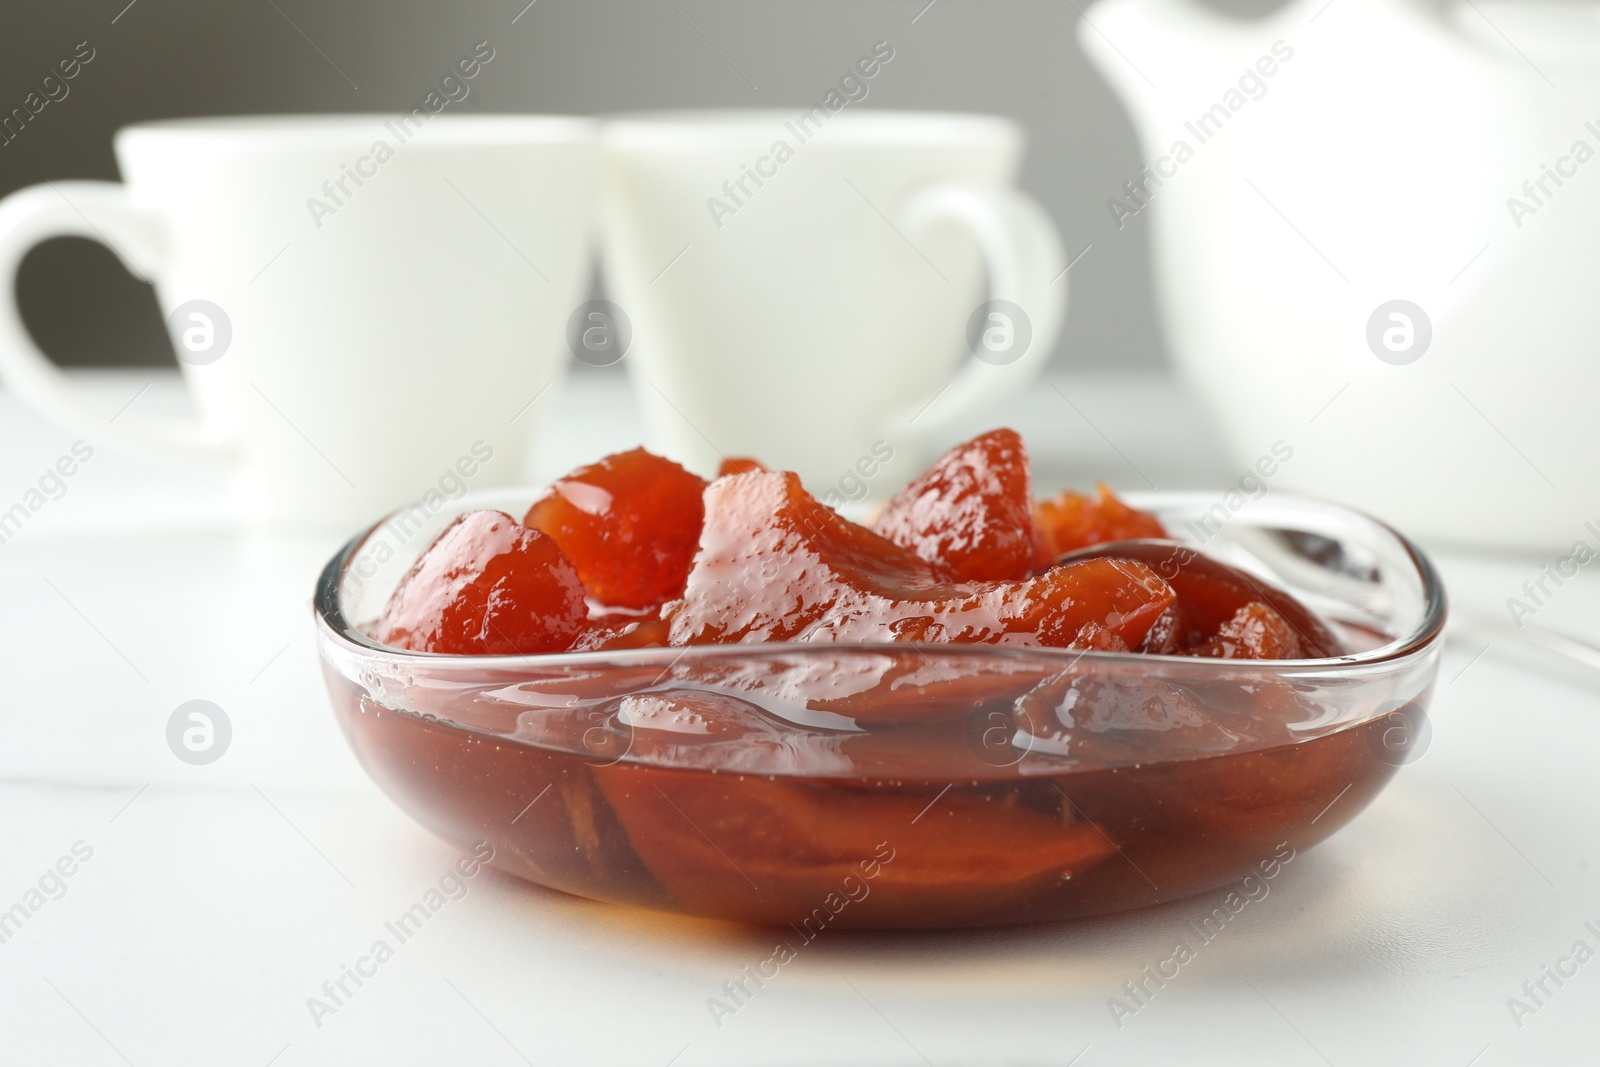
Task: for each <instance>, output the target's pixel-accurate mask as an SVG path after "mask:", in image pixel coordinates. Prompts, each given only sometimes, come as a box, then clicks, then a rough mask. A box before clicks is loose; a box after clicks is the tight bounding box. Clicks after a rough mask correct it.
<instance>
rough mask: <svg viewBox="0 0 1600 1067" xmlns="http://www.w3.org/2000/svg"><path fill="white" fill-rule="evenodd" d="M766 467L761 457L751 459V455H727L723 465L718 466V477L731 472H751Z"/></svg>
mask: <svg viewBox="0 0 1600 1067" xmlns="http://www.w3.org/2000/svg"><path fill="white" fill-rule="evenodd" d="M766 469H767V468H766V465H765V464H764V463H762V462H761V461H760V460H759V459H751V458H750V457H749V456H725V457H723V460H722V463H721V465H720V466H718V467H717V477H718V478H725V477H727V476H728V475H730V474H750V473H752V472H753V471H764V470H766Z"/></svg>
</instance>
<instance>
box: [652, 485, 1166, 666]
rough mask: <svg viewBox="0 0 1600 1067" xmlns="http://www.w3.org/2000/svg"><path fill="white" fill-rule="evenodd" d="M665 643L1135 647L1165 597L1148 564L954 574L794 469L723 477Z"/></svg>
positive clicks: (1103, 562) (709, 495) (709, 494)
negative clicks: (856, 519) (885, 534)
mask: <svg viewBox="0 0 1600 1067" xmlns="http://www.w3.org/2000/svg"><path fill="white" fill-rule="evenodd" d="M705 500H706V523H705V529H704V532H703V533H702V535H701V541H700V551H699V553H698V554H697V555H696V557H695V562H694V568H693V569H692V570H691V571H690V573H689V578H688V582H687V585H686V586H685V589H684V595H683V599H682V600H680V601H677V602H675V603H673V604H670V605H668V607H667V608H666V610H665V611H664V613H663V617H664V618H665V619H666V620H667V621H668V623H669V625H670V627H671V643H672V644H674V645H683V644H713V643H734V642H747V643H748V642H760V641H859V642H872V641H879V642H882V641H941V642H942V641H950V642H972V643H988V644H1017V645H1050V646H1055V647H1059V648H1064V647H1069V646H1072V645H1073V644H1074V643H1075V642H1077V641H1078V640H1079V635H1080V633H1081V632H1083V631H1084V628H1085V627H1086V626H1089V625H1090V624H1097V625H1099V626H1103V627H1106V628H1107V629H1109V630H1110V631H1111V632H1113V633H1114V634H1115V635H1116V636H1117V637H1118V638H1119V639H1121V640H1122V641H1123V642H1124V643H1125V644H1127V645H1129V646H1132V645H1136V644H1138V642H1139V641H1141V640H1142V639H1143V638H1144V636H1145V633H1146V632H1147V631H1148V630H1149V629H1150V626H1151V625H1152V624H1153V623H1154V622H1155V620H1156V618H1157V617H1158V616H1159V615H1160V614H1161V613H1162V612H1163V611H1165V610H1166V608H1167V606H1168V605H1169V604H1171V603H1172V602H1173V592H1172V590H1171V589H1170V588H1168V586H1167V585H1166V583H1165V582H1163V581H1162V580H1161V579H1160V578H1159V577H1157V576H1156V575H1155V573H1154V572H1152V571H1151V570H1150V569H1149V568H1148V567H1145V566H1144V565H1143V564H1140V563H1136V562H1125V561H1122V560H1109V559H1096V560H1089V561H1087V562H1085V563H1079V564H1074V565H1072V566H1065V567H1052V568H1051V569H1050V570H1049V571H1048V572H1046V573H1045V574H1042V575H1040V576H1039V577H1037V578H1030V579H1028V580H1026V581H1021V582H958V581H955V580H954V577H953V575H952V574H951V573H950V572H949V571H947V570H946V569H944V568H943V567H940V566H938V565H936V564H933V563H930V562H927V561H925V560H923V559H921V558H920V557H918V556H916V555H914V554H913V553H911V552H910V551H909V550H907V549H905V548H902V547H900V546H899V545H896V544H894V543H893V542H890V541H887V540H885V539H883V538H882V537H879V536H878V535H877V534H875V533H873V532H872V531H871V530H868V529H866V528H865V527H862V526H857V525H856V524H854V523H851V522H848V521H847V520H845V519H843V518H841V517H840V516H839V515H838V514H837V513H836V512H834V511H833V510H832V509H831V508H828V507H825V506H824V505H822V504H820V503H819V502H818V501H817V500H816V499H814V498H813V497H811V496H810V495H809V494H808V493H806V491H805V490H804V489H803V488H801V486H800V479H799V477H798V476H797V475H795V474H792V473H778V472H774V473H768V474H740V475H734V476H733V477H729V478H720V479H718V480H717V481H716V482H714V483H712V485H711V487H710V488H709V489H708V490H707V491H706V495H705Z"/></svg>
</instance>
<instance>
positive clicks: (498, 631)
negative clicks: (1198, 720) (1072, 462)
mask: <svg viewBox="0 0 1600 1067" xmlns="http://www.w3.org/2000/svg"><path fill="white" fill-rule="evenodd" d="M722 471H723V473H722V474H721V475H720V476H719V477H718V478H716V480H714V481H712V482H709V483H708V482H706V481H704V480H702V479H701V478H699V477H697V476H695V475H694V474H691V473H690V472H688V471H686V470H684V469H683V468H682V467H680V466H678V465H677V464H676V463H673V462H672V461H671V460H667V459H662V458H661V457H659V456H653V455H651V454H650V453H648V452H646V451H644V450H643V449H634V450H632V451H630V452H622V453H618V454H617V455H613V456H607V457H605V458H604V459H602V460H600V461H599V462H597V463H594V464H591V465H589V466H586V467H580V468H578V469H577V470H575V471H573V472H572V473H570V474H568V475H567V476H566V477H564V478H561V479H559V480H558V481H556V483H555V484H554V485H552V486H551V487H550V489H549V491H547V492H546V493H545V494H544V495H543V496H542V497H540V498H539V499H538V500H537V501H535V502H534V503H533V506H532V507H530V508H529V509H528V513H527V515H525V516H524V518H523V521H522V523H521V524H518V523H516V522H514V521H513V520H512V519H511V518H510V517H509V516H507V515H503V514H500V513H498V512H473V513H469V514H467V515H464V516H462V517H461V518H459V519H457V520H456V522H455V524H454V525H452V526H451V527H450V528H449V529H447V530H445V532H444V533H443V534H441V535H440V536H439V538H438V539H437V540H436V541H435V542H434V543H433V544H432V545H431V546H430V547H429V548H428V549H427V551H426V552H424V553H423V555H422V557H421V558H420V559H419V560H418V561H417V564H416V566H414V567H413V568H412V569H411V572H410V573H409V574H408V575H406V577H405V578H404V580H403V581H402V582H401V583H400V586H399V588H398V589H396V591H395V593H394V595H393V597H392V598H391V599H390V601H389V604H388V607H387V608H386V610H385V611H384V614H383V618H382V619H381V620H380V622H379V624H378V636H379V638H380V640H383V641H384V642H385V643H387V644H391V645H394V646H396V647H399V648H408V649H414V650H417V651H423V652H443V653H450V654H456V655H483V654H497V653H498V654H504V653H534V652H566V651H606V650H620V649H629V648H648V647H657V646H663V645H672V646H682V645H706V644H751V643H758V642H759V643H773V642H797V643H816V642H830V641H831V642H842V641H849V642H860V643H880V642H916V643H938V644H944V643H951V644H991V645H1016V646H1042V647H1050V648H1076V649H1094V650H1098V651H1116V652H1143V653H1158V654H1166V655H1189V656H1207V657H1217V658H1226V659H1301V658H1314V657H1320V656H1328V655H1337V654H1338V652H1339V651H1340V649H1339V647H1338V643H1337V639H1336V638H1334V637H1333V635H1332V634H1331V632H1330V631H1329V630H1328V629H1327V628H1326V627H1325V626H1323V625H1322V624H1321V623H1320V622H1319V621H1317V620H1316V619H1315V618H1314V617H1313V616H1312V615H1311V613H1310V612H1308V611H1306V610H1305V609H1304V608H1303V607H1301V606H1300V605H1299V604H1298V603H1295V602H1294V601H1293V600H1292V598H1290V597H1289V596H1288V594H1286V593H1283V592H1282V591H1280V590H1275V589H1269V588H1268V587H1266V586H1265V585H1264V584H1263V583H1262V582H1261V581H1260V580H1259V579H1256V578H1254V577H1252V576H1250V575H1248V574H1246V573H1245V572H1243V571H1239V570H1237V569H1236V568H1232V567H1228V566H1226V565H1224V564H1222V563H1219V562H1216V561H1214V560H1209V559H1206V558H1205V557H1202V556H1199V555H1198V554H1197V553H1195V552H1193V551H1192V550H1189V549H1183V548H1181V547H1179V546H1169V547H1165V548H1162V547H1158V546H1150V545H1144V546H1134V547H1127V546H1124V547H1123V548H1122V549H1120V550H1118V551H1116V552H1114V553H1108V554H1106V555H1103V556H1099V557H1093V553H1092V552H1091V553H1090V556H1091V557H1093V558H1082V557H1083V555H1084V553H1083V550H1084V549H1085V548H1091V549H1092V547H1093V546H1094V545H1096V544H1101V543H1110V542H1125V541H1128V540H1133V539H1164V538H1166V536H1167V534H1166V531H1165V530H1164V529H1163V528H1162V526H1161V523H1160V521H1159V520H1158V519H1156V517H1155V516H1153V515H1150V514H1148V513H1146V512H1142V511H1139V510H1137V509H1135V508H1131V507H1129V506H1128V505H1127V504H1125V503H1123V502H1122V501H1121V500H1120V499H1118V498H1117V497H1116V496H1115V494H1113V493H1112V492H1111V490H1110V489H1108V488H1106V487H1105V486H1103V485H1102V486H1100V487H1099V489H1098V491H1097V493H1096V494H1095V495H1094V496H1092V497H1091V496H1080V495H1077V494H1075V493H1070V492H1068V493H1062V494H1061V495H1060V496H1057V497H1055V498H1053V499H1047V500H1035V499H1034V497H1033V490H1032V484H1031V477H1030V470H1029V464H1028V453H1027V449H1026V446H1025V445H1024V444H1023V442H1022V438H1021V437H1019V436H1018V435H1017V434H1016V433H1015V432H1014V431H1012V430H1005V429H1001V430H993V431H990V432H989V433H986V434H983V435H981V436H979V437H976V438H974V439H972V440H971V441H967V442H965V443H963V444H960V445H957V446H956V447H955V448H952V449H951V450H950V451H949V452H947V453H945V454H944V455H943V456H942V457H940V458H939V460H938V461H937V462H936V463H934V465H933V466H932V467H930V468H928V470H927V471H925V472H924V473H923V474H921V475H920V476H918V477H917V478H916V479H915V480H913V481H912V482H911V483H910V484H909V485H907V486H906V487H905V488H904V489H903V490H901V491H900V492H899V493H898V494H896V496H895V497H894V498H893V499H892V500H890V501H889V503H888V504H887V506H886V507H885V508H884V509H883V511H882V513H881V514H880V515H879V516H878V518H877V521H876V522H875V523H874V524H873V525H872V526H871V527H870V528H869V527H867V526H862V525H859V524H857V523H853V522H850V521H848V520H847V519H845V518H843V517H842V516H840V515H839V514H838V513H836V512H835V511H833V509H831V508H829V507H827V506H826V505H824V504H822V503H821V502H819V501H818V500H817V499H816V498H815V497H813V496H812V495H811V494H810V493H808V492H806V490H805V489H804V488H803V487H802V486H801V484H800V479H799V477H798V476H796V475H795V474H793V473H789V472H784V471H771V470H768V469H766V468H764V467H763V466H762V465H761V464H760V463H758V462H756V461H755V460H751V459H734V460H729V461H727V462H725V463H724V464H723V466H722ZM1067 552H1072V553H1074V555H1075V560H1074V561H1073V562H1070V563H1057V562H1056V560H1057V558H1058V557H1060V556H1061V555H1062V554H1063V553H1067ZM1180 557H1181V558H1180Z"/></svg>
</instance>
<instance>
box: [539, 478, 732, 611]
mask: <svg viewBox="0 0 1600 1067" xmlns="http://www.w3.org/2000/svg"><path fill="white" fill-rule="evenodd" d="M705 487H706V483H705V480H704V479H703V478H700V477H697V476H696V475H693V474H690V473H689V472H688V471H686V470H684V469H683V468H682V467H680V466H678V465H677V464H676V463H674V462H672V461H671V460H669V459H662V458H661V457H660V456H654V455H651V454H650V453H649V452H646V451H645V450H644V449H642V448H636V449H633V450H632V451H631V452H618V453H617V454H615V455H611V456H607V457H605V458H604V459H602V460H601V461H600V462H598V463H594V464H591V465H589V466H587V467H579V468H578V469H577V470H575V471H573V472H572V473H571V474H568V475H567V476H566V477H565V478H562V479H561V480H560V481H557V482H556V483H555V484H554V485H552V486H551V487H550V489H549V490H548V491H547V492H546V493H545V495H544V496H542V497H540V498H539V499H538V500H536V501H534V504H533V506H532V507H531V508H529V509H528V514H527V516H526V517H525V518H524V519H523V522H525V523H526V524H527V525H529V526H531V527H533V528H534V529H536V530H540V531H542V532H544V533H547V534H549V535H550V536H551V537H553V538H555V539H556V543H557V544H559V545H560V546H561V551H562V552H563V553H565V554H566V557H567V558H568V559H570V560H571V561H572V565H573V566H574V567H576V568H577V569H578V577H579V578H581V579H582V580H583V586H584V588H585V589H587V590H588V591H589V595H590V596H591V597H592V598H594V600H596V601H597V602H599V603H600V604H604V605H606V606H607V607H620V608H652V607H656V606H657V605H660V604H663V603H665V602H666V601H668V600H671V599H672V598H674V597H676V596H677V595H678V594H679V592H680V591H682V589H683V580H684V576H685V575H687V574H688V573H689V561H690V560H691V559H693V558H694V550H695V543H696V542H697V541H698V540H699V538H700V522H701V519H702V517H703V516H704V514H705V510H704V508H703V506H702V505H701V502H700V495H701V493H702V492H703V491H704V490H705Z"/></svg>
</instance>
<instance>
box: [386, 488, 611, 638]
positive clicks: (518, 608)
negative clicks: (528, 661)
mask: <svg viewBox="0 0 1600 1067" xmlns="http://www.w3.org/2000/svg"><path fill="white" fill-rule="evenodd" d="M588 616H589V612H588V608H587V607H586V606H585V603H584V591H583V584H582V583H581V582H580V581H579V580H578V572H577V571H576V570H575V569H573V566H572V564H571V563H570V562H568V561H567V559H566V557H565V556H563V555H562V554H561V549H560V548H559V547H558V546H557V545H556V543H555V541H554V540H552V539H551V538H549V537H546V536H545V535H544V534H542V533H540V532H539V531H538V530H530V529H528V528H527V527H526V526H523V525H521V524H520V523H518V522H517V520H516V519H513V518H512V517H511V516H510V515H507V514H505V513H504V512H499V511H469V512H467V513H466V514H465V515H462V516H461V517H460V518H458V519H456V520H455V522H453V523H451V524H450V525H449V526H447V527H446V528H445V529H444V532H443V533H441V534H440V535H439V536H438V538H437V539H435V540H434V542H433V544H431V545H429V546H428V549H427V551H426V552H424V553H423V554H422V556H421V558H420V559H418V560H417V562H416V563H415V564H414V565H413V566H412V568H411V570H410V571H409V572H407V574H406V576H405V577H404V578H403V579H402V580H401V582H400V585H399V587H398V588H397V589H395V591H394V594H393V595H392V596H391V597H390V598H389V603H388V604H387V605H386V606H385V607H384V609H383V618H382V619H381V620H380V621H379V624H378V637H379V640H381V641H383V642H384V643H385V644H388V645H393V646H395V647H396V648H409V649H412V650H413V651H417V652H446V653H451V654H453V655H465V656H497V655H509V654H514V653H533V652H563V651H565V650H566V649H567V648H568V647H569V646H570V645H571V644H572V642H573V639H574V638H576V637H577V636H578V634H579V632H581V631H582V630H583V629H584V627H585V625H586V624H587V621H588Z"/></svg>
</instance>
